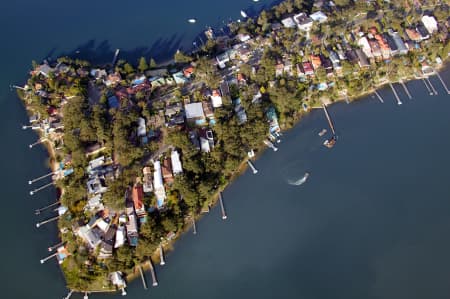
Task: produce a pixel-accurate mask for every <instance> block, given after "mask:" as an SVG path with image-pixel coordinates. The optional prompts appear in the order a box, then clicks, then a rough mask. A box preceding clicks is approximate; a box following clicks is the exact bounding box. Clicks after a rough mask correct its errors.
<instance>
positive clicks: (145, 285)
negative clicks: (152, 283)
mask: <svg viewBox="0 0 450 299" xmlns="http://www.w3.org/2000/svg"><path fill="white" fill-rule="evenodd" d="M138 269H139V274H140V275H141V280H142V285H143V286H144V289H145V290H146V289H148V288H147V281H145V276H144V271H142V267H141V266H138ZM122 292H123V289H122Z"/></svg>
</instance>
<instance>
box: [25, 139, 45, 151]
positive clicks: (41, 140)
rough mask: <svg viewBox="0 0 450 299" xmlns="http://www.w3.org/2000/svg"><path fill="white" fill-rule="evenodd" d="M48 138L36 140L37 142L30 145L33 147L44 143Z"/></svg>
mask: <svg viewBox="0 0 450 299" xmlns="http://www.w3.org/2000/svg"><path fill="white" fill-rule="evenodd" d="M46 140H47V139H46V138H41V139H38V141H36V142H35V143H32V144H30V145H28V147H29V148H30V149H31V148H33V147H34V146H36V145H38V144H41V143H43V142H44V141H46Z"/></svg>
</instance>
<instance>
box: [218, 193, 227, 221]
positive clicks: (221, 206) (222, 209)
mask: <svg viewBox="0 0 450 299" xmlns="http://www.w3.org/2000/svg"><path fill="white" fill-rule="evenodd" d="M219 203H220V210H221V211H222V219H223V220H225V219H227V214H226V212H225V206H224V205H223V199H222V192H219Z"/></svg>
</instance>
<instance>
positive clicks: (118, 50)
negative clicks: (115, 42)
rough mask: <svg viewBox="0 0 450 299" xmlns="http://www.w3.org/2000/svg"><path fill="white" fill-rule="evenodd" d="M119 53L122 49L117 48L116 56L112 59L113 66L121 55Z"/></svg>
mask: <svg viewBox="0 0 450 299" xmlns="http://www.w3.org/2000/svg"><path fill="white" fill-rule="evenodd" d="M119 53H120V49H116V52H115V53H114V58H113V60H112V66H113V67H114V65H115V64H116V62H117V57H119Z"/></svg>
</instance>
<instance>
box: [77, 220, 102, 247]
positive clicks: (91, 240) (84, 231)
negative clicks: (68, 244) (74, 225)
mask: <svg viewBox="0 0 450 299" xmlns="http://www.w3.org/2000/svg"><path fill="white" fill-rule="evenodd" d="M76 232H77V235H78V236H79V237H80V238H81V239H82V240H83V241H84V242H85V243H86V244H87V245H88V246H89V247H90V248H91V249H95V248H96V247H97V246H98V245H99V244H100V243H101V242H102V240H101V239H100V235H99V234H98V233H97V231H95V230H94V231H93V230H92V229H91V228H90V227H89V226H88V225H84V226H81V227H79V228H78V230H77V231H76Z"/></svg>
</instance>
